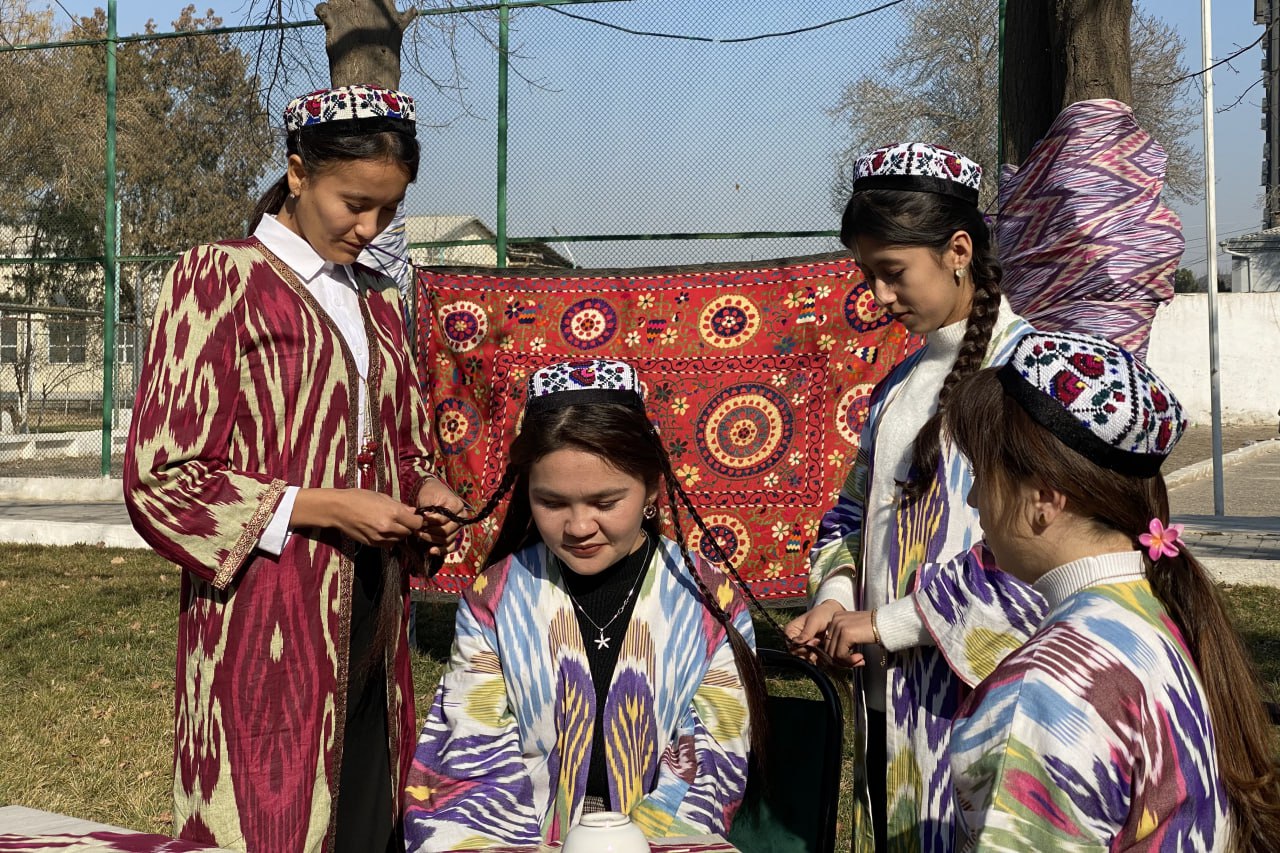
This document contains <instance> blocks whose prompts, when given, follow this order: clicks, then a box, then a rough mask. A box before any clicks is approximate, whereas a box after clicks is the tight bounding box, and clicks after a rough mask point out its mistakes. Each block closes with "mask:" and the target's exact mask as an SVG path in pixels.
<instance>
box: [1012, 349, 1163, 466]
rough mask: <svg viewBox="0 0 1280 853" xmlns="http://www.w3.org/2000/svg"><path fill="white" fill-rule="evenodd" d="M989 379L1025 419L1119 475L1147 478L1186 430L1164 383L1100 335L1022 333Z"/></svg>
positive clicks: (1143, 365)
mask: <svg viewBox="0 0 1280 853" xmlns="http://www.w3.org/2000/svg"><path fill="white" fill-rule="evenodd" d="M996 376H997V377H999V379H1000V383H1001V384H1002V385H1003V386H1004V389H1005V391H1006V392H1007V393H1008V394H1009V396H1011V397H1013V398H1014V399H1015V400H1017V401H1018V403H1019V404H1021V406H1022V408H1023V409H1025V410H1026V412H1027V414H1029V415H1030V416H1031V418H1032V420H1034V421H1035V422H1036V423H1038V424H1040V426H1042V427H1044V428H1045V429H1047V430H1048V431H1049V432H1051V433H1053V434H1054V436H1056V437H1057V438H1058V440H1059V441H1061V442H1062V443H1063V444H1065V445H1067V446H1068V447H1070V448H1071V449H1072V450H1075V451H1076V452H1077V453H1080V454H1081V455H1083V456H1086V457H1088V458H1089V459H1091V460H1093V461H1094V462H1096V463H1097V464H1099V465H1101V466H1102V467H1104V468H1109V469H1111V470H1113V471H1117V472H1119V473H1121V474H1128V475H1132V476H1137V477H1152V476H1155V475H1156V474H1157V473H1159V471H1160V465H1161V463H1163V462H1164V460H1165V458H1166V457H1168V455H1169V452H1170V451H1171V450H1173V446H1174V445H1175V444H1177V442H1178V439H1179V438H1181V437H1182V433H1183V430H1185V429H1186V427H1187V418H1186V415H1185V414H1184V413H1183V410H1182V406H1181V404H1179V403H1178V400H1177V398H1175V397H1174V396H1173V392H1172V391H1170V390H1169V386H1167V385H1165V384H1164V382H1163V381H1161V379H1160V377H1158V376H1156V375H1155V374H1154V373H1152V372H1151V370H1150V368H1148V367H1147V366H1146V365H1145V364H1144V363H1143V362H1141V361H1139V360H1138V359H1137V358H1135V357H1134V356H1133V355H1131V354H1130V353H1129V352H1128V351H1127V350H1125V349H1123V348H1121V347H1118V346H1116V345H1115V344H1113V343H1111V342H1110V341H1105V340H1103V339H1101V338H1094V337H1090V336H1089V335H1077V334H1071V333H1067V332H1056V333H1043V332H1036V333H1034V334H1030V335H1027V336H1026V337H1024V338H1023V339H1022V340H1020V341H1018V343H1017V344H1015V345H1014V348H1013V354H1012V355H1011V356H1010V358H1009V361H1008V363H1006V364H1005V365H1004V366H1003V367H1001V368H1000V369H999V370H998V371H996Z"/></svg>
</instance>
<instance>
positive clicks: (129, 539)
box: [0, 519, 150, 550]
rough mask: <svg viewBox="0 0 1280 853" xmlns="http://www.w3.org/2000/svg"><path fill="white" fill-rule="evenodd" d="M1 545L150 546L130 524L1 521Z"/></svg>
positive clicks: (141, 547) (145, 547)
mask: <svg viewBox="0 0 1280 853" xmlns="http://www.w3.org/2000/svg"><path fill="white" fill-rule="evenodd" d="M0 542H9V543H17V544H21V545H102V546H104V547H107V548H140V549H143V550H146V549H148V548H149V547H150V546H149V545H147V543H146V542H143V541H142V537H141V536H139V535H138V533H137V531H135V530H134V529H133V527H131V526H130V525H128V524H88V523H84V522H77V521H33V520H27V519H23V520H19V521H8V520H5V521H0Z"/></svg>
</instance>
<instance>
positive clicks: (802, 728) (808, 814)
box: [729, 649, 844, 853]
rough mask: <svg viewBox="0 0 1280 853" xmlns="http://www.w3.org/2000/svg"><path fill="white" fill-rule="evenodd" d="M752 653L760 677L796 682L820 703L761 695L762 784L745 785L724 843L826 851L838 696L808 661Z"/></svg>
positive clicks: (839, 721) (753, 850)
mask: <svg viewBox="0 0 1280 853" xmlns="http://www.w3.org/2000/svg"><path fill="white" fill-rule="evenodd" d="M759 654H760V662H761V663H762V664H763V665H764V668H765V671H766V672H769V671H772V672H773V673H778V674H784V675H795V676H800V677H801V678H803V679H806V680H807V681H808V682H809V683H811V684H812V685H813V686H814V687H815V688H816V689H817V691H818V694H819V696H820V697H821V698H819V699H810V698H803V697H796V696H778V695H773V694H770V695H769V696H768V698H767V700H766V705H767V709H768V714H769V735H768V749H769V755H768V766H767V767H766V772H767V774H768V778H767V779H760V778H759V777H758V776H753V777H752V778H750V779H748V780H747V796H746V799H745V800H744V801H743V804H742V807H741V808H740V809H739V810H738V814H737V816H736V817H735V818H734V821H733V826H732V827H731V828H730V831H729V841H730V843H732V844H733V845H734V846H735V847H737V848H738V849H739V850H741V851H742V852H743V853H792V851H795V853H802V851H803V853H811V851H812V853H827V851H833V850H834V849H835V843H836V808H837V806H838V804H839V802H840V765H841V760H842V757H843V747H844V711H843V708H842V706H841V702H840V693H839V690H838V688H837V687H836V685H835V683H834V682H833V681H832V680H831V679H830V678H829V677H828V676H827V674H826V673H824V672H823V671H822V670H820V669H818V668H817V667H816V666H814V665H813V664H811V663H809V662H808V661H804V660H801V659H800V658H797V657H794V656H792V655H790V654H787V653H786V652H780V651H777V650H775V649H760V651H759Z"/></svg>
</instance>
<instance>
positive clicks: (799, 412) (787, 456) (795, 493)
mask: <svg viewBox="0 0 1280 853" xmlns="http://www.w3.org/2000/svg"><path fill="white" fill-rule="evenodd" d="M418 288H419V293H418V299H417V305H418V313H417V317H416V324H417V328H416V335H417V350H418V360H419V368H420V370H421V375H422V377H423V381H424V383H425V386H426V387H425V389H424V391H425V394H426V398H427V401H428V408H429V410H430V413H431V417H432V425H433V429H434V432H435V438H436V442H437V443H436V451H437V454H438V457H439V461H440V463H441V465H442V466H443V468H444V471H445V472H446V477H447V478H448V480H449V482H450V483H451V484H452V485H453V487H454V488H455V489H456V490H457V491H458V493H459V494H460V495H462V497H463V498H465V499H466V500H467V501H469V502H470V503H472V504H473V505H476V506H479V505H480V504H481V503H483V501H484V500H485V498H486V497H487V496H488V495H490V494H491V493H492V492H493V490H494V489H495V487H496V486H497V485H498V481H499V480H500V479H501V477H502V472H503V465H504V464H505V460H506V454H505V449H506V447H507V446H508V444H509V443H510V440H511V437H512V435H513V434H514V430H515V427H516V421H517V419H518V418H519V416H520V411H521V407H522V406H523V404H524V396H525V385H526V382H527V380H528V377H529V374H531V373H532V372H533V371H534V370H537V369H538V368H539V367H542V366H543V365H546V364H549V363H552V362H555V361H561V360H564V359H568V358H573V357H575V356H590V357H604V358H618V359H625V360H627V361H629V362H631V363H633V364H634V365H635V366H636V368H637V369H638V370H639V371H640V377H641V380H642V381H643V383H644V386H645V394H646V400H647V408H648V412H649V416H650V417H651V418H652V419H653V420H654V422H655V423H656V424H657V425H658V428H659V430H660V431H661V434H662V437H663V440H664V441H665V442H666V446H667V449H668V451H669V452H670V454H671V461H672V466H673V467H674V469H675V473H676V476H677V477H678V478H679V479H680V481H681V483H682V485H683V486H684V487H685V489H686V490H687V491H688V492H689V495H690V497H691V498H692V499H693V501H694V503H695V504H696V505H697V507H698V509H699V511H700V513H701V515H702V517H703V519H705V521H706V522H707V524H708V526H709V528H710V529H711V530H712V531H713V532H714V533H715V535H716V536H717V538H718V539H719V540H720V543H721V545H722V546H723V547H724V549H725V550H726V552H727V553H728V554H729V556H730V558H731V559H732V560H733V561H734V564H735V565H736V566H737V567H738V568H739V570H740V571H741V572H742V574H743V576H744V577H745V578H746V579H747V580H748V581H749V582H750V583H751V584H752V587H753V591H754V592H755V593H756V595H757V596H759V597H760V598H762V599H789V598H796V597H799V596H802V595H803V594H804V591H805V578H806V574H807V566H806V555H807V552H808V550H809V544H810V542H811V541H812V540H813V537H814V535H815V533H816V532H817V527H818V521H819V519H820V518H821V517H822V513H823V512H824V511H825V510H826V509H827V508H828V507H829V506H830V505H831V504H832V503H833V502H834V501H835V497H836V492H837V491H838V490H839V487H840V485H841V483H842V482H843V478H844V477H845V475H846V474H847V472H848V470H849V466H850V464H851V463H852V461H853V457H854V455H855V454H856V452H857V447H858V440H859V434H860V432H861V429H862V425H863V422H864V421H865V418H866V408H867V399H868V395H869V394H870V392H871V388H872V386H873V385H874V384H875V383H876V382H877V381H878V380H879V379H880V378H881V377H882V376H884V374H885V373H886V372H887V371H888V369H889V368H890V367H892V366H893V365H894V364H895V363H896V362H897V361H899V360H900V359H901V358H902V357H903V356H905V355H906V354H907V353H908V352H909V350H910V348H911V347H912V346H914V345H915V343H916V341H915V340H914V339H912V338H910V336H908V335H907V334H906V332H905V330H904V329H903V328H902V327H901V326H900V325H898V324H896V323H892V322H891V321H890V320H889V318H888V317H887V316H886V315H885V314H884V312H882V311H881V310H880V309H879V307H878V306H877V305H876V304H875V302H874V300H873V299H872V298H871V294H870V292H869V291H868V290H867V289H866V287H865V286H864V285H863V282H862V277H861V275H860V274H859V273H858V270H857V267H856V266H855V265H854V263H853V261H852V259H851V258H849V257H848V256H846V255H820V256H814V257H809V258H801V259H793V260H789V261H776V262H770V263H763V264H758V265H747V264H738V265H733V266H719V267H706V266H702V267H670V268H663V269H652V268H648V269H643V270H641V269H636V270H605V271H602V270H552V271H540V272H531V271H528V270H518V271H503V272H501V273H499V272H497V271H493V270H481V269H456V268H455V269H430V268H427V269H422V270H420V271H419V274H418ZM497 522H498V519H497V518H495V519H491V520H489V521H487V522H484V523H482V524H480V525H477V526H476V527H471V528H466V529H464V540H463V547H462V548H461V549H460V550H459V551H458V552H457V553H455V554H452V555H450V557H449V559H448V561H447V562H446V564H445V567H444V568H443V569H442V570H441V571H440V573H439V574H437V575H436V577H435V578H434V579H433V580H432V581H431V582H429V583H428V584H426V585H425V588H426V589H430V590H437V591H448V592H458V591H460V590H461V589H462V588H464V586H465V585H466V584H467V583H469V582H470V580H471V579H472V578H473V577H474V576H475V573H476V571H477V570H478V568H479V566H480V562H481V561H482V560H483V558H484V555H485V553H486V552H487V550H488V547H489V544H490V542H491V540H492V537H493V535H494V533H495V532H496V530H497ZM686 532H687V535H688V537H689V544H690V546H691V547H698V548H701V547H702V543H701V540H700V534H699V532H698V531H697V530H696V529H693V530H689V531H686ZM709 550H710V549H708V548H703V553H705V554H707V556H711V554H710V553H709Z"/></svg>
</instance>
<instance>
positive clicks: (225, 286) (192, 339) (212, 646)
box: [125, 86, 462, 853]
mask: <svg viewBox="0 0 1280 853" xmlns="http://www.w3.org/2000/svg"><path fill="white" fill-rule="evenodd" d="M285 123H286V127H287V130H288V142H287V150H288V153H289V161H288V171H287V173H286V175H285V176H284V177H283V178H281V180H280V181H279V182H277V184H276V185H275V186H273V187H272V188H271V190H269V191H268V192H267V194H266V195H265V196H264V197H263V199H262V200H261V201H260V202H259V204H258V209H257V210H256V211H255V215H254V220H253V224H252V225H251V231H252V236H250V237H249V238H248V239H244V240H232V241H226V242H221V243H215V244H212V245H207V246H200V247H197V248H195V249H192V250H190V251H188V252H187V253H186V254H184V255H183V256H182V257H181V258H180V259H179V260H178V262H177V264H176V265H175V266H174V268H173V270H172V271H171V272H170V273H169V276H168V279H167V280H166V282H165V287H164V290H163V292H162V294H161V299H160V303H159V305H158V307H157V310H156V316H155V325H154V328H153V330H152V337H151V344H150V347H149V350H148V353H147V361H146V366H145V368H144V370H143V373H142V377H141V382H140V384H139V388H138V398H137V403H136V407H135V411H134V418H133V423H132V427H131V429H130V435H129V450H128V457H127V460H126V463H125V497H126V501H127V503H128V506H129V513H130V516H131V517H132V519H133V523H134V526H135V527H136V528H137V530H138V532H139V533H140V534H141V535H142V537H143V538H144V539H145V540H146V541H147V542H148V544H150V545H151V546H152V547H153V548H155V550H156V551H157V552H158V553H160V554H161V555H162V556H164V557H166V558H167V559H169V560H172V561H173V562H175V563H177V564H178V565H179V566H181V567H182V569H183V573H182V604H181V612H180V615H179V622H178V665H177V690H176V697H175V700H176V701H175V744H174V783H173V793H174V809H173V813H174V828H175V832H176V834H177V835H178V836H179V837H181V838H184V839H189V840H192V841H200V842H206V843H214V844H217V845H219V846H222V847H231V848H238V849H246V850H259V851H270V852H271V853H292V851H342V850H360V851H383V850H398V849H402V841H401V839H400V837H399V823H400V821H399V816H400V810H401V805H400V791H401V789H402V787H403V780H404V776H405V774H406V772H407V770H408V767H409V762H410V760H411V759H412V757H413V744H414V739H415V737H416V734H417V722H416V719H415V714H414V703H413V684H412V681H411V678H410V672H409V657H408V646H407V643H406V635H407V630H406V629H407V623H406V612H407V607H408V580H407V573H408V572H410V571H414V570H420V569H421V566H422V562H423V558H424V557H426V556H433V555H439V554H441V553H443V551H444V550H446V549H447V548H448V547H449V546H450V545H451V544H452V542H453V539H454V536H455V534H456V531H457V526H456V525H455V524H454V523H453V522H450V521H448V520H447V519H445V518H444V517H443V516H436V515H434V514H427V515H424V514H420V513H419V512H417V511H416V508H418V507H425V506H444V507H450V508H453V509H458V508H461V507H462V502H461V501H460V500H459V499H458V498H457V496H456V495H454V494H453V492H452V491H450V490H449V488H448V487H447V486H446V485H445V484H444V483H443V482H441V481H440V480H439V479H437V478H436V477H435V476H434V475H433V474H432V469H431V465H430V463H429V460H428V454H429V451H430V444H429V439H428V433H427V424H426V413H425V410H424V408H423V406H422V404H421V401H420V399H419V397H418V391H417V387H416V386H417V383H416V381H415V377H414V376H413V374H412V371H411V368H410V362H409V360H408V351H407V346H406V340H405V332H404V323H403V320H402V316H403V314H402V311H401V307H400V298H399V291H398V290H397V288H396V285H395V283H394V282H393V281H391V280H390V279H388V278H386V277H384V276H380V275H378V274H377V273H375V272H373V271H372V270H370V269H368V268H367V267H364V266H361V265H360V264H358V263H356V258H357V256H358V255H359V254H360V251H361V250H362V249H363V248H364V247H365V246H366V245H368V243H369V242H370V241H372V240H373V238H374V237H375V236H376V235H377V234H378V233H379V232H380V231H381V230H382V229H383V228H385V227H386V225H387V223H388V222H389V221H390V220H391V217H392V214H393V213H394V212H395V209H396V206H397V204H398V203H399V202H400V200H401V199H402V198H403V197H404V193H405V189H406V188H407V186H408V184H409V183H410V182H411V181H412V180H414V178H415V177H416V176H417V168H418V144H417V140H416V139H415V136H414V106H413V101H412V99H410V98H409V97H407V96H405V95H403V94H400V93H398V92H392V91H388V90H386V89H380V88H377V87H372V86H350V87H344V88H340V89H332V90H327V91H322V92H316V93H313V94H311V95H308V96H304V97H301V98H297V99H295V100H294V101H293V102H291V103H290V104H289V107H288V108H287V109H286V111H285Z"/></svg>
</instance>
